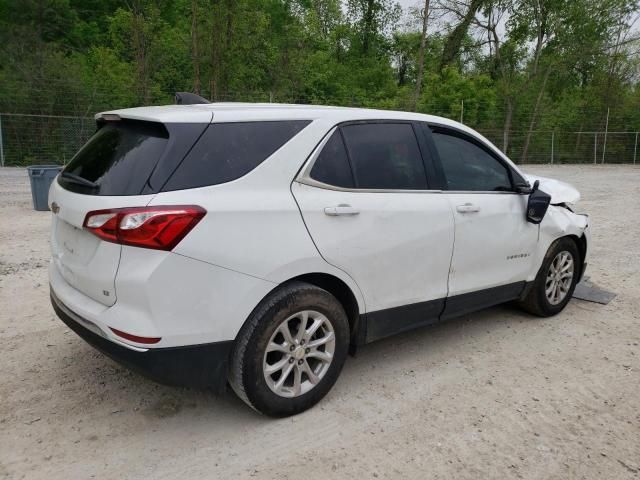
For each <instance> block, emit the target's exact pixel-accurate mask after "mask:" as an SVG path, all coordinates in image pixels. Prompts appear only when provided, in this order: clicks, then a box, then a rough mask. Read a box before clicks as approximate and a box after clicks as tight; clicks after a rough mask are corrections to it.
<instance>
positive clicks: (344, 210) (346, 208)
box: [324, 204, 360, 217]
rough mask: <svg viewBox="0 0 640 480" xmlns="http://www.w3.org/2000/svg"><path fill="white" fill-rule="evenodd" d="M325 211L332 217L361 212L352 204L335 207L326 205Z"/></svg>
mask: <svg viewBox="0 0 640 480" xmlns="http://www.w3.org/2000/svg"><path fill="white" fill-rule="evenodd" d="M324 213H325V215H329V216H330V217H337V216H339V215H347V216H348V215H358V214H359V213H360V212H359V211H358V210H356V209H355V208H353V207H352V206H351V205H346V204H340V205H337V206H335V207H326V208H325V209H324Z"/></svg>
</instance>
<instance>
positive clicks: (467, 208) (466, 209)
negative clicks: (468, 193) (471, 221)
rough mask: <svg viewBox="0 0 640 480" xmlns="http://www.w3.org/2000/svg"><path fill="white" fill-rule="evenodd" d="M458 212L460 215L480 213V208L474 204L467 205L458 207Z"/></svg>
mask: <svg viewBox="0 0 640 480" xmlns="http://www.w3.org/2000/svg"><path fill="white" fill-rule="evenodd" d="M456 210H457V211H458V212H460V213H476V212H479V211H480V207H479V206H477V205H474V204H473V203H465V204H464V205H458V206H457V207H456Z"/></svg>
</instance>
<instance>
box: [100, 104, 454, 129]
mask: <svg viewBox="0 0 640 480" xmlns="http://www.w3.org/2000/svg"><path fill="white" fill-rule="evenodd" d="M105 114H116V115H119V116H120V117H122V118H132V119H138V120H151V121H157V122H165V123H169V122H176V123H202V122H210V121H213V122H239V121H245V122H246V121H256V120H295V119H305V120H319V119H324V120H330V121H332V120H335V121H336V122H344V121H349V120H367V119H381V120H382V119H396V120H401V119H402V120H419V121H423V122H425V121H428V122H429V121H430V122H437V123H440V124H446V125H451V126H453V125H455V126H457V127H458V128H460V127H464V126H463V125H461V124H459V123H458V122H454V121H452V120H449V119H446V118H442V117H436V116H433V115H424V114H421V113H412V112H398V111H392V110H374V109H368V108H349V107H330V106H320V105H291V104H282V103H234V102H225V103H206V104H197V105H163V106H158V107H138V108H126V109H122V110H111V111H108V112H101V113H98V114H97V115H96V118H99V117H100V116H102V115H105Z"/></svg>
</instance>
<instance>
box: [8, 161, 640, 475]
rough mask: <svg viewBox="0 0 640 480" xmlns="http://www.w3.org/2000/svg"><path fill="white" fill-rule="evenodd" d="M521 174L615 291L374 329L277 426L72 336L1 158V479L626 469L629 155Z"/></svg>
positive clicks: (638, 407)
mask: <svg viewBox="0 0 640 480" xmlns="http://www.w3.org/2000/svg"><path fill="white" fill-rule="evenodd" d="M526 170H527V171H529V172H531V173H536V174H540V175H549V176H554V177H557V178H559V179H562V180H566V181H569V182H571V183H573V184H575V185H576V186H577V187H578V188H579V189H580V190H581V192H582V194H583V201H582V202H581V204H580V206H581V209H582V210H585V211H588V212H590V213H591V215H592V223H593V242H592V243H593V245H592V247H591V261H590V265H589V269H588V275H590V277H591V279H592V280H593V281H594V282H596V283H597V284H599V285H601V286H603V287H605V288H608V289H610V290H613V291H615V292H617V293H618V297H617V298H616V299H615V300H614V301H613V302H611V303H610V304H609V305H607V306H602V305H597V304H593V303H587V302H582V301H579V300H574V301H572V302H571V303H570V304H569V306H568V307H567V309H566V310H565V311H564V312H563V313H562V314H560V315H558V316H557V317H554V318H548V319H539V318H534V317H531V316H529V315H526V314H524V313H522V312H520V311H518V310H517V309H515V308H513V307H511V306H501V307H497V308H491V309H489V310H486V311H483V312H480V313H475V314H472V315H467V316H465V317H463V318H461V319H458V320H454V321H452V322H449V323H446V324H441V325H438V326H434V327H431V328H426V329H422V330H419V331H416V332H411V333H408V334H404V335H400V336H397V337H394V338H390V339H387V340H383V341H380V342H378V343H375V344H372V345H370V346H367V347H365V348H364V349H362V351H361V352H360V353H359V354H358V356H357V357H356V358H350V359H349V360H348V361H347V364H346V366H345V369H344V371H343V373H342V376H341V378H340V379H339V380H338V383H337V384H336V386H335V387H334V389H333V390H332V391H331V392H330V393H329V395H328V396H327V397H326V398H325V400H324V401H323V402H321V403H320V404H319V405H318V406H317V407H316V408H314V409H312V410H311V411H308V412H306V413H304V414H301V415H299V416H297V417H294V418H288V419H283V420H271V419H268V418H265V417H262V416H260V415H258V414H256V413H255V412H253V411H252V410H250V409H249V408H247V407H246V406H245V405H244V404H242V403H241V402H240V401H239V400H237V399H236V398H235V397H234V396H233V395H232V394H227V395H224V396H221V397H216V396H214V395H212V394H210V393H207V392H201V391H192V390H185V389H178V388H170V387H164V386H160V385H157V384H155V383H153V382H151V381H148V380H146V379H144V378H141V377H140V376H138V375H136V374H133V373H130V372H128V371H127V370H125V369H123V368H121V367H120V366H118V365H116V364H114V363H113V362H112V361H111V360H109V359H107V358H106V357H104V356H102V355H101V354H99V353H97V352H96V351H94V350H93V349H92V348H90V347H89V346H88V345H86V344H85V343H84V342H83V341H81V340H80V339H79V338H78V337H77V336H76V335H75V334H73V333H72V332H70V331H69V330H68V329H67V328H66V327H65V326H64V325H63V324H62V323H61V322H60V321H59V320H57V319H56V318H55V316H54V313H53V311H52V309H51V306H50V305H49V298H48V285H47V269H46V266H47V263H48V257H49V253H48V248H49V247H48V230H49V215H50V214H49V213H48V212H35V211H33V210H31V205H30V202H31V198H30V194H29V190H28V181H27V177H26V172H25V171H24V170H21V169H20V170H19V169H8V168H7V169H2V170H0V355H1V363H0V368H1V374H0V478H2V477H6V478H38V479H40V478H41V479H54V478H93V477H95V478H141V477H143V476H144V477H147V478H177V477H178V476H182V477H183V478H203V477H206V478H237V477H240V478H245V477H258V478H280V479H282V478H291V479H294V478H296V479H297V478H305V479H315V478H318V479H326V478H327V477H330V478H353V477H355V476H358V477H359V478H375V477H378V478H394V479H395V478H421V479H422V478H442V479H449V478H458V479H465V478H469V479H478V478H500V479H503V478H539V479H551V478H558V479H566V478H593V479H608V478H610V479H624V478H638V477H639V476H640V346H639V344H640V308H639V307H640V287H639V285H640V187H639V185H640V167H638V168H634V167H632V166H553V167H552V166H535V167H534V166H531V167H529V168H528V169H526Z"/></svg>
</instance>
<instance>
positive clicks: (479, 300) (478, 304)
mask: <svg viewBox="0 0 640 480" xmlns="http://www.w3.org/2000/svg"><path fill="white" fill-rule="evenodd" d="M526 283H527V282H515V283H510V284H508V285H502V286H500V287H493V288H487V289H484V290H478V291H477V292H470V293H464V294H462V295H454V296H452V297H448V298H447V301H446V306H445V308H444V312H442V315H441V319H442V320H448V319H450V318H454V317H458V316H460V315H464V314H466V313H470V312H475V311H477V310H481V309H483V308H488V307H493V306H494V305H498V304H500V303H505V302H509V301H511V300H516V299H518V298H520V295H521V294H522V292H523V291H524V288H525V286H526Z"/></svg>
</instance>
